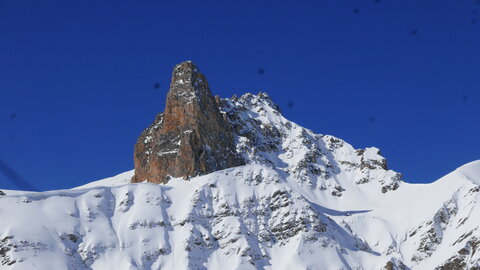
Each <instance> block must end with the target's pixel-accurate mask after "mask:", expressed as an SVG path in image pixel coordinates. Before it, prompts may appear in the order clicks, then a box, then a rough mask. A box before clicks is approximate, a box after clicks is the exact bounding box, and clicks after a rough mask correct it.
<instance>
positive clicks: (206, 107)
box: [132, 61, 245, 183]
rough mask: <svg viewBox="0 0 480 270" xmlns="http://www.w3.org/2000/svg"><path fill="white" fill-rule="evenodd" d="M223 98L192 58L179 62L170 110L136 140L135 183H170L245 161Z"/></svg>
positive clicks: (172, 89)
mask: <svg viewBox="0 0 480 270" xmlns="http://www.w3.org/2000/svg"><path fill="white" fill-rule="evenodd" d="M219 102H220V99H219V98H216V99H215V98H213V96H212V93H211V92H210V88H209V86H208V82H207V80H206V78H205V77H204V76H203V74H201V73H200V72H199V70H198V68H197V67H196V66H195V65H194V64H193V63H192V62H190V61H187V62H183V63H181V64H179V65H176V66H175V68H174V70H173V74H172V82H171V84H170V90H169V92H168V94H167V102H166V106H165V112H163V113H160V114H158V115H157V117H156V119H155V121H154V122H153V123H152V124H151V125H150V127H148V128H147V129H145V130H144V131H143V133H142V135H141V136H140V137H139V139H138V141H137V143H136V144H135V153H134V162H135V176H134V177H133V179H132V182H143V181H148V182H154V183H166V182H167V181H168V178H169V177H170V176H171V177H183V178H184V179H189V178H190V177H192V176H197V175H203V174H208V173H211V172H214V171H218V170H222V169H226V168H230V167H235V166H240V165H244V164H245V162H244V161H243V159H242V158H241V157H240V156H239V155H238V154H237V153H236V151H235V143H234V139H233V133H232V131H231V129H230V127H229V125H228V123H227V122H226V120H224V118H223V116H222V114H221V112H220V110H219V105H218V103H219Z"/></svg>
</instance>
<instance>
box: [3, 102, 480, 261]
mask: <svg viewBox="0 0 480 270" xmlns="http://www.w3.org/2000/svg"><path fill="white" fill-rule="evenodd" d="M215 103H216V104H218V109H219V111H220V113H221V115H222V118H223V119H224V120H222V121H226V122H228V124H229V126H230V128H231V132H232V139H233V142H234V147H235V149H234V150H235V151H236V153H237V154H238V155H241V157H242V159H243V160H244V161H245V163H246V164H245V165H240V166H233V167H229V168H223V169H219V170H215V171H213V172H210V173H205V174H200V175H192V176H191V177H183V176H182V175H179V176H178V177H171V178H170V179H169V180H168V181H167V182H162V183H161V184H156V183H149V182H143V181H140V183H133V184H131V183H130V182H131V181H132V178H133V177H134V174H135V171H133V170H132V171H128V172H125V173H123V174H120V175H117V176H115V177H111V178H107V179H104V180H100V181H96V182H92V183H89V184H86V185H84V186H80V187H77V188H74V189H70V190H58V191H49V192H38V193H35V192H21V191H5V193H6V195H2V196H0V217H1V218H0V265H1V267H2V269H111V268H114V269H225V268H229V269H328V270H330V269H390V270H391V269H441V270H448V269H469V270H474V269H480V252H478V251H479V248H480V229H479V228H478V227H479V226H478V222H477V221H478V220H480V209H479V203H478V200H479V199H480V186H479V185H478V179H479V177H480V173H479V170H480V166H479V165H480V161H474V162H471V163H468V164H466V165H464V166H462V167H460V168H458V169H457V170H455V171H453V172H452V173H450V174H448V175H446V176H444V177H442V178H441V179H439V180H438V181H435V182H433V183H430V184H411V183H406V182H404V181H403V180H402V176H401V174H400V173H398V172H395V171H393V170H390V169H389V168H388V166H387V161H386V159H385V158H384V157H383V156H381V154H380V150H379V149H378V148H375V147H367V148H365V149H355V148H354V147H353V146H351V145H350V144H348V143H347V142H345V141H343V140H341V139H339V138H336V137H334V136H331V135H322V134H316V133H314V132H313V131H311V130H308V129H306V128H303V127H301V126H299V125H297V124H296V123H294V122H291V121H289V120H288V119H286V118H285V117H283V115H282V114H281V111H280V110H279V108H278V106H276V105H275V103H274V102H273V101H272V99H271V98H270V97H269V96H268V95H267V94H266V93H259V94H257V95H253V94H250V93H247V94H244V95H242V96H239V97H238V96H234V97H232V98H222V99H220V98H217V99H216V100H215ZM152 149H153V148H152ZM160 150H161V149H160ZM472 179H473V180H472Z"/></svg>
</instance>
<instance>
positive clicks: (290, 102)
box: [287, 101, 293, 109]
mask: <svg viewBox="0 0 480 270" xmlns="http://www.w3.org/2000/svg"><path fill="white" fill-rule="evenodd" d="M287 106H288V108H290V109H291V108H293V101H289V102H288V104H287Z"/></svg>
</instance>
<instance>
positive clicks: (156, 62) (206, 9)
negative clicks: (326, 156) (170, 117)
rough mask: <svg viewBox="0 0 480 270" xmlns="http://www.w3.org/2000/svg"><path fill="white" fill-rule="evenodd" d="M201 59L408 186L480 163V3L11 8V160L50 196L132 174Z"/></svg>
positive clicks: (6, 94) (6, 116)
mask: <svg viewBox="0 0 480 270" xmlns="http://www.w3.org/2000/svg"><path fill="white" fill-rule="evenodd" d="M476 9H479V10H478V12H477V11H476ZM475 20H476V21H475ZM187 59H188V60H192V61H194V62H195V63H196V64H197V65H198V66H199V68H200V69H201V71H202V72H203V73H205V75H206V76H207V78H208V80H209V82H210V86H211V88H212V91H213V93H214V94H219V95H220V96H223V97H229V96H231V95H233V94H242V93H245V92H254V93H256V92H258V91H259V90H261V91H266V92H268V93H269V94H270V95H271V96H272V97H273V99H274V101H275V102H276V103H278V104H279V105H280V107H281V108H282V109H283V112H284V114H285V116H286V117H287V118H289V119H291V120H293V121H295V122H297V123H299V124H301V125H303V126H305V127H307V128H310V129H312V130H314V131H316V132H318V133H322V134H332V135H335V136H337V137H340V138H342V139H345V140H346V141H347V142H349V143H351V144H352V145H353V146H354V147H356V148H361V147H366V146H376V147H379V148H380V149H381V150H382V153H383V155H384V156H386V157H387V159H388V161H389V166H390V168H392V169H394V170H397V171H399V172H402V173H403V174H404V177H405V180H407V181H410V182H429V181H433V180H435V179H437V178H439V177H441V176H442V175H444V174H446V173H448V172H450V171H452V170H454V169H455V168H456V167H458V166H460V165H462V164H464V163H467V162H470V161H472V160H475V159H478V158H479V153H480V118H479V116H480V68H479V64H480V5H479V4H476V3H475V1H474V0H468V1H467V0H422V1H418V0H401V1H400V0H380V1H378V2H377V1H375V0H355V1H351V0H345V1H338V0H329V1H321V0H317V1H278V0H277V1H215V2H212V1H143V0H139V1H90V0H87V1H65V0H58V1H50V0H45V1H24V0H0V91H1V98H0V126H1V132H0V159H1V160H3V163H4V164H7V166H9V167H10V168H11V169H13V170H14V173H16V174H18V175H20V176H21V177H23V178H24V179H25V180H27V181H28V182H30V183H31V184H32V185H33V186H35V187H36V188H37V189H39V190H48V189H60V188H70V187H74V186H77V185H81V184H84V183H86V182H88V181H92V180H96V179H100V178H104V177H109V176H113V175H115V174H117V173H121V172H123V171H127V170H130V169H132V168H133V158H132V155H133V154H132V153H133V145H134V143H135V141H136V139H137V137H138V136H139V134H140V133H141V131H142V130H143V129H144V128H145V127H147V126H148V125H149V124H150V123H151V121H152V120H153V118H154V116H155V115H156V113H158V112H160V111H162V110H163V108H164V100H165V96H166V92H167V90H168V89H167V88H168V84H169V80H170V74H171V70H172V67H173V66H174V65H175V64H176V63H179V62H181V61H184V60H187ZM259 69H263V70H264V73H263V74H260V73H259V72H258V70H259ZM157 82H158V83H159V84H160V88H159V89H156V88H155V87H154V84H155V83H157ZM289 103H291V105H293V106H291V107H290V106H288V104H289ZM1 188H4V189H17V188H18V187H17V186H16V185H15V184H14V183H12V182H11V181H10V180H9V178H7V177H6V176H5V175H4V174H0V189H1Z"/></svg>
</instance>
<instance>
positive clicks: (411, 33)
mask: <svg viewBox="0 0 480 270" xmlns="http://www.w3.org/2000/svg"><path fill="white" fill-rule="evenodd" d="M417 34H418V29H413V30H412V31H410V35H411V36H416V35H417Z"/></svg>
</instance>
